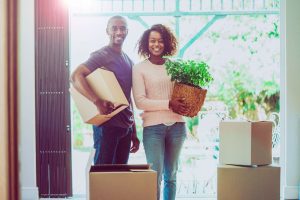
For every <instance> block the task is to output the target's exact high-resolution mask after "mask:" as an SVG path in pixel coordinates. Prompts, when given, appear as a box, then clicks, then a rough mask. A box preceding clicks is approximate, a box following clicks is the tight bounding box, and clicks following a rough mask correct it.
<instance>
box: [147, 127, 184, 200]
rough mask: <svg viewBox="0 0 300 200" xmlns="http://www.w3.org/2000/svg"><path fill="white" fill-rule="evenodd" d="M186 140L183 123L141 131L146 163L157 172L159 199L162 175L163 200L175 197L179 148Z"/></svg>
mask: <svg viewBox="0 0 300 200" xmlns="http://www.w3.org/2000/svg"><path fill="white" fill-rule="evenodd" d="M185 138H186V127H185V123H183V122H177V123H175V124H173V125H171V126H166V125H164V124H159V125H154V126H147V127H145V128H144V131H143V144H144V148H145V153H146V158H147V162H148V163H149V164H152V169H153V170H155V171H157V198H158V199H159V197H160V185H161V180H162V173H163V179H164V191H163V196H164V200H174V199H175V196H176V175H177V169H178V160H179V155H180V151H181V148H182V146H183V143H184V140H185Z"/></svg>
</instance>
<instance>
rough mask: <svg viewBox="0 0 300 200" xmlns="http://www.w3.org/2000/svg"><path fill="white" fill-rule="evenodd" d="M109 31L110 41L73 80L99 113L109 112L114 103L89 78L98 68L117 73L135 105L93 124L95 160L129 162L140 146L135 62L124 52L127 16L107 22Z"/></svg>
mask: <svg viewBox="0 0 300 200" xmlns="http://www.w3.org/2000/svg"><path fill="white" fill-rule="evenodd" d="M106 33H107V35H108V36H109V44H108V45H107V46H104V47H103V48H101V49H99V50H97V51H95V52H93V53H92V54H91V55H90V58H89V59H88V60H87V61H86V62H84V63H83V64H81V65H79V66H78V67H77V68H76V70H75V71H74V72H73V73H72V75H71V82H72V84H73V86H74V87H75V88H76V89H77V90H78V91H79V92H80V93H82V94H83V95H84V96H86V97H87V98H88V99H89V100H90V101H92V102H93V103H94V104H95V105H96V106H97V108H98V110H99V112H101V113H103V114H109V113H111V112H112V111H113V109H114V105H113V103H112V102H109V101H104V100H102V99H100V98H99V97H98V96H97V95H96V94H95V93H94V92H93V91H92V90H91V88H90V87H89V85H88V83H87V81H86V79H85V77H86V76H87V75H89V74H90V73H92V72H93V71H94V70H96V69H97V68H98V67H101V68H102V67H103V68H105V69H107V70H109V71H112V72H114V74H115V76H116V78H117V80H118V81H119V84H120V86H121V88H122V90H123V92H124V94H125V96H126V98H127V100H128V102H129V103H130V105H131V106H130V107H128V108H126V109H124V110H123V111H121V112H120V113H118V114H117V115H115V116H114V117H112V118H111V119H110V120H109V121H107V122H105V123H104V124H102V125H101V126H99V127H96V126H94V127H93V130H94V148H95V149H96V153H95V157H94V163H95V164H126V163H127V161H128V158H129V152H132V153H135V152H136V151H137V150H138V149H139V140H138V138H137V136H136V129H135V125H134V118H133V110H132V102H131V98H130V94H131V86H132V65H133V62H132V61H131V59H130V58H129V57H128V56H127V55H126V54H125V53H124V52H123V51H122V45H123V42H124V40H125V38H126V36H127V34H128V29H127V22H126V19H125V18H124V17H122V16H113V17H111V18H110V19H109V20H108V23H107V27H106ZM131 142H132V145H131Z"/></svg>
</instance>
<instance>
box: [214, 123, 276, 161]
mask: <svg viewBox="0 0 300 200" xmlns="http://www.w3.org/2000/svg"><path fill="white" fill-rule="evenodd" d="M219 130H220V151H219V160H220V164H234V165H268V164H271V163H272V122H270V121H259V122H249V121H234V120H231V121H222V122H220V127H219Z"/></svg>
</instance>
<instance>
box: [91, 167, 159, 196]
mask: <svg viewBox="0 0 300 200" xmlns="http://www.w3.org/2000/svg"><path fill="white" fill-rule="evenodd" d="M156 177H157V175H156V172H155V171H153V170H151V169H150V168H149V165H95V166H91V168H90V171H89V174H88V179H89V181H88V184H89V190H88V191H87V192H88V197H89V198H88V199H89V200H120V199H122V200H134V199H142V200H157V178H156Z"/></svg>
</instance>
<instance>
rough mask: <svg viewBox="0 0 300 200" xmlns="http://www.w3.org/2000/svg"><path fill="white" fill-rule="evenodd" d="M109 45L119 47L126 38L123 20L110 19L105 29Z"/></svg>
mask: <svg viewBox="0 0 300 200" xmlns="http://www.w3.org/2000/svg"><path fill="white" fill-rule="evenodd" d="M106 32H107V34H108V35H109V39H110V44H112V45H119V46H121V45H122V44H123V42H124V40H125V38H126V36H127V33H128V29H127V23H126V21H125V20H124V19H118V18H116V19H112V20H111V21H110V23H109V24H108V26H107V29H106Z"/></svg>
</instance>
